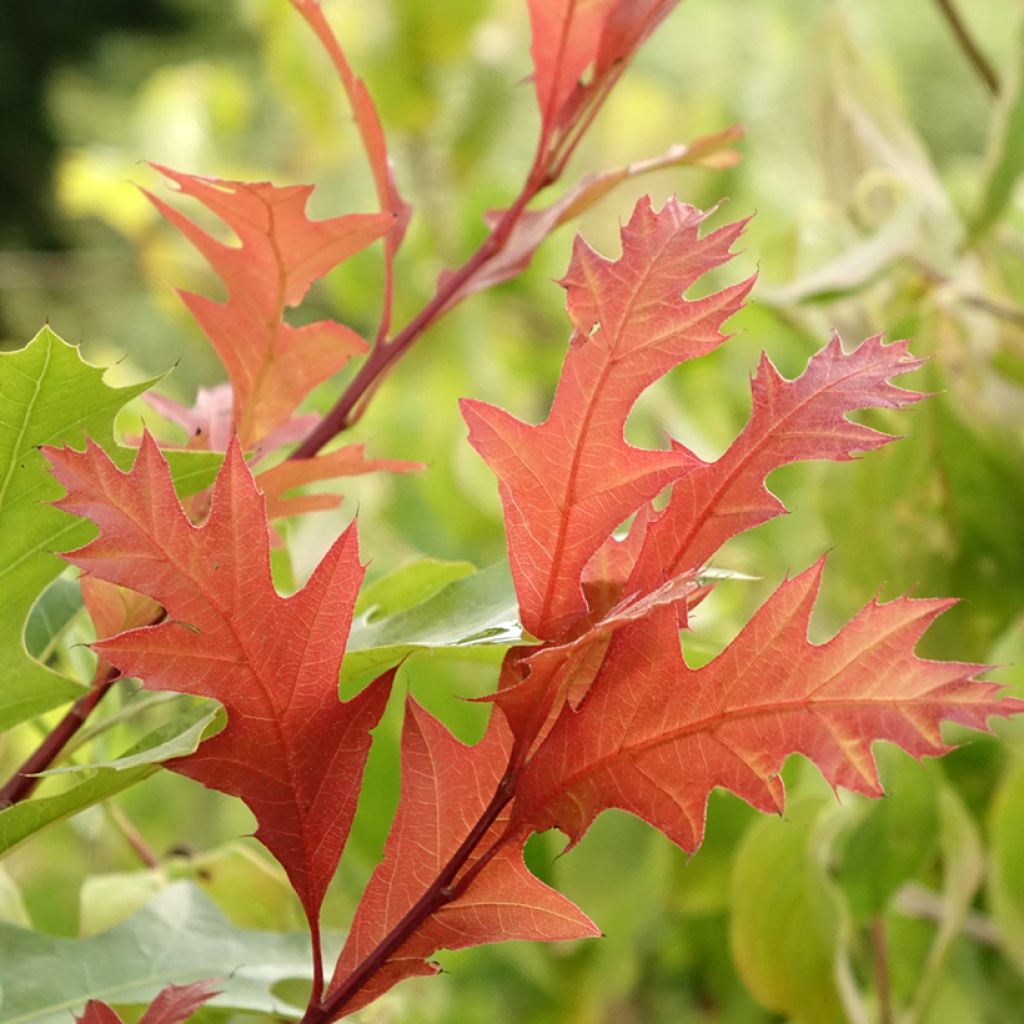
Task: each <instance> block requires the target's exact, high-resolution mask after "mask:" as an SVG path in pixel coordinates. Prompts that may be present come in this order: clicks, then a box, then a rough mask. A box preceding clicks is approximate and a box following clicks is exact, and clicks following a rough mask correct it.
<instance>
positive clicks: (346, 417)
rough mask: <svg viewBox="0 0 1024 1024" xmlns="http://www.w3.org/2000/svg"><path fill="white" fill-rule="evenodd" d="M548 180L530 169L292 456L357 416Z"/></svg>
mask: <svg viewBox="0 0 1024 1024" xmlns="http://www.w3.org/2000/svg"><path fill="white" fill-rule="evenodd" d="M548 184H550V182H549V181H547V180H546V176H545V175H543V174H540V173H536V172H534V173H533V174H531V175H530V177H529V178H528V179H527V182H526V184H525V185H524V186H523V189H522V191H521V192H520V193H519V195H518V197H517V198H516V200H515V202H514V203H513V204H512V205H511V206H510V207H509V208H508V209H507V210H506V211H505V214H504V216H503V217H502V218H501V221H500V222H499V223H498V225H497V226H496V227H495V228H494V230H492V231H491V232H490V234H488V236H487V237H486V238H485V239H484V240H483V242H482V243H481V244H480V246H479V248H478V249H477V250H476V252H474V253H473V255H472V256H470V257H469V259H468V260H466V262H465V263H463V265H462V266H461V267H460V268H459V269H458V270H456V271H453V272H452V273H450V274H449V275H447V276H446V277H445V278H444V280H443V281H442V283H441V284H440V285H439V286H438V288H437V291H436V292H435V293H434V297H433V298H432V299H431V300H430V301H429V302H428V303H427V304H426V305H425V306H424V307H423V308H422V309H421V310H420V311H419V313H417V314H416V316H415V317H413V319H412V320H410V321H409V323H408V324H406V326H405V327H404V328H403V329H402V330H401V331H400V332H399V333H398V334H396V335H395V336H394V337H393V338H387V339H383V340H382V341H380V342H379V343H378V345H377V346H376V347H375V348H374V349H373V351H372V352H371V353H370V354H369V356H367V358H366V361H365V362H364V363H363V365H362V366H361V367H360V368H359V371H358V373H356V375H355V376H354V377H353V378H352V380H351V381H350V382H349V385H348V387H347V388H346V389H345V391H344V393H343V394H342V396H341V397H340V398H339V399H338V401H337V402H336V403H335V405H334V407H333V408H332V409H331V410H330V412H328V413H327V415H326V416H324V418H323V419H322V420H321V421H320V423H319V424H318V425H317V427H316V428H315V429H314V430H313V431H312V433H310V435H309V436H308V437H307V438H306V439H305V440H304V441H303V442H302V444H300V445H299V447H298V448H297V449H296V450H295V451H294V453H293V454H292V458H296V459H308V458H312V456H314V455H316V454H317V452H319V451H320V449H321V448H323V447H324V445H326V444H327V443H328V442H329V441H331V440H332V439H333V438H334V437H335V436H336V435H338V434H340V433H341V432H342V431H344V430H345V429H347V428H348V427H350V426H351V425H352V423H353V422H354V421H355V419H356V418H357V415H356V412H357V410H359V409H361V406H362V404H363V403H364V401H365V399H366V398H368V397H369V395H370V394H371V393H372V392H373V390H374V389H375V388H376V387H377V385H378V384H379V383H380V380H381V378H382V377H383V376H384V374H385V373H386V372H387V370H389V369H390V367H391V366H392V365H393V364H394V363H396V362H397V361H398V360H399V359H400V358H401V357H402V356H403V355H404V354H405V353H406V351H408V349H409V348H410V347H411V346H412V345H413V343H414V342H415V341H417V339H418V338H419V337H420V335H422V334H423V332H424V331H426V330H427V328H428V327H430V326H431V325H432V324H433V323H434V321H435V320H438V319H440V317H441V316H443V315H444V314H445V313H446V312H447V311H448V309H449V308H450V307H451V306H452V305H454V303H455V302H456V301H458V295H459V292H460V291H461V290H462V288H463V286H464V285H466V284H467V283H468V282H469V281H471V280H472V279H473V277H474V276H475V275H476V274H477V273H478V272H479V271H480V269H481V268H482V267H483V266H484V265H485V264H486V263H487V262H488V260H490V259H491V258H492V257H493V256H495V255H497V254H498V253H499V252H501V250H502V249H503V248H504V246H505V243H506V242H507V241H508V239H509V236H510V235H511V234H512V230H513V229H514V228H515V226H516V223H517V222H518V220H519V218H520V217H521V216H522V214H523V211H524V210H525V209H526V205H527V203H529V201H530V200H531V199H532V198H533V197H534V196H535V195H536V194H537V193H538V192H540V191H541V189H543V188H545V187H546V186H547V185H548Z"/></svg>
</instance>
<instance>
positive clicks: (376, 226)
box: [146, 164, 395, 447]
mask: <svg viewBox="0 0 1024 1024" xmlns="http://www.w3.org/2000/svg"><path fill="white" fill-rule="evenodd" d="M154 167H155V168H156V170H158V171H159V172H160V173H161V174H163V175H164V176H165V177H167V178H169V179H170V180H171V181H173V182H175V183H176V184H177V186H178V189H179V191H181V192H183V193H184V194H185V195H189V196H192V197H194V198H195V199H198V200H199V201H200V202H201V203H202V204H203V205H204V206H205V207H206V208H207V209H209V210H210V211H211V212H212V213H214V214H216V215H217V216H218V217H219V218H220V219H221V220H222V221H224V223H225V224H226V225H227V226H228V227H229V228H231V230H232V231H234V233H235V234H236V235H237V236H238V239H239V241H240V243H241V244H240V245H239V246H232V245H225V244H224V243H223V242H220V241H218V240H217V239H215V238H213V237H212V236H211V235H209V234H207V232H205V231H203V230H202V229H201V228H199V227H198V226H197V225H196V224H195V223H193V222H192V221H191V220H189V219H188V218H187V217H185V216H184V215H183V214H181V213H179V212H178V211H177V210H175V209H174V208H173V207H172V206H170V205H168V204H167V203H165V202H164V201H163V200H162V199H159V198H158V197H157V196H154V195H153V194H152V193H149V192H147V193H146V195H147V196H148V197H149V199H150V200H151V201H152V202H153V204H154V205H155V206H156V207H157V209H158V210H159V211H160V212H161V213H162V214H163V215H164V216H165V217H166V218H167V219H168V220H169V221H170V222H171V223H172V224H174V225H175V227H177V228H178V229H179V230H180V231H181V232H182V233H183V234H184V235H185V237H186V238H188V240H189V241H190V242H192V244H193V245H194V246H195V247H196V248H197V249H198V250H199V251H200V252H201V253H202V254H203V256H204V257H205V258H206V259H207V260H208V261H209V263H210V265H211V266H212V267H213V269H214V270H215V271H216V272H217V274H218V275H219V276H220V278H221V280H222V281H223V282H224V286H225V288H226V289H227V296H228V297H227V301H226V302H224V303H220V302H214V301H213V300H212V299H208V298H205V297H203V296H201V295H194V294H192V293H191V292H181V293H180V294H181V297H182V299H183V300H184V301H185V304H186V305H187V306H188V307H189V309H190V310H191V312H192V314H193V316H195V318H196V320H198V321H199V324H200V326H201V327H202V328H203V330H204V331H205V333H206V335H207V337H209V339H210V341H211V343H212V344H213V346H214V348H216V350H217V353H218V355H219V356H220V358H221V360H222V362H223V363H224V366H225V368H226V369H227V371H228V376H229V377H230V379H231V385H232V387H233V389H234V393H235V401H234V416H235V424H236V428H237V431H238V435H239V437H240V438H241V441H242V443H243V444H244V445H245V446H247V447H249V446H251V445H253V444H255V443H256V442H257V441H259V440H261V439H262V438H264V437H265V436H266V435H267V434H269V433H270V432H271V431H272V430H274V429H275V428H276V427H278V426H280V425H281V424H282V423H283V422H284V421H285V420H287V419H288V417H289V416H290V415H291V413H292V411H293V410H294V409H295V407H296V406H297V405H298V404H299V402H301V401H302V399H303V398H305V397H306V395H307V394H308V393H309V392H310V391H311V390H312V389H313V388H314V387H315V386H316V385H317V384H319V383H321V382H322V381H324V380H326V379H327V378H328V377H330V376H331V375H332V374H334V373H336V372H337V371H338V370H339V369H341V367H342V366H344V365H345V363H346V362H347V361H348V360H349V359H350V358H351V357H352V356H353V355H356V354H357V353H360V352H365V351H366V347H367V346H366V343H365V342H364V341H363V339H362V338H360V337H359V335H358V334H356V333H355V332H354V331H353V330H351V328H348V327H345V326H344V325H342V324H339V323H335V322H333V321H326V320H324V321H318V322H317V323H311V324H306V325H305V326H303V327H292V326H291V325H289V324H287V323H285V321H284V311H285V308H286V307H288V306H295V305H297V304H298V303H299V302H301V301H302V299H303V297H304V296H305V294H306V292H307V290H308V289H309V286H310V285H311V284H312V283H313V282H314V281H315V280H316V279H317V278H319V277H322V276H323V275H324V274H326V273H327V271H328V270H330V269H331V268H333V267H335V266H337V264H339V263H340V262H342V261H343V260H346V259H348V258H349V257H350V256H352V255H353V254H354V253H357V252H359V250H360V249H363V248H365V247H366V246H367V245H369V244H370V243H371V242H373V241H375V240H376V239H378V238H380V237H381V236H382V235H384V234H385V233H386V232H388V231H389V230H390V229H391V227H392V225H393V224H394V222H395V218H394V216H393V215H392V214H391V213H368V214H349V215H346V216H343V217H332V218H330V219H328V220H310V219H309V217H308V216H307V215H306V212H305V211H306V203H307V201H308V200H309V196H310V193H311V192H312V191H313V188H312V186H311V185H291V186H288V187H285V188H279V187H278V186H276V185H271V184H270V183H269V182H257V183H253V184H249V183H247V182H242V181H223V180H221V179H218V178H204V177H198V176H196V175H191V174H182V173H180V172H179V171H172V170H171V169H170V168H168V167H161V166H159V165H155V164H154Z"/></svg>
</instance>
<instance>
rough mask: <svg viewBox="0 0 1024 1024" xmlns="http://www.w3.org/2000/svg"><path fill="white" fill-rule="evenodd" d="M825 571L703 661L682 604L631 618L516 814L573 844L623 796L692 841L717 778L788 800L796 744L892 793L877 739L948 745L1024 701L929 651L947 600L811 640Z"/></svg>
mask: <svg viewBox="0 0 1024 1024" xmlns="http://www.w3.org/2000/svg"><path fill="white" fill-rule="evenodd" d="M822 569H823V562H819V563H818V564H817V565H815V566H813V567H812V568H811V569H808V570H807V571H806V572H804V573H802V574H800V575H799V576H797V577H795V578H794V579H792V580H788V581H786V582H785V583H783V584H782V585H781V586H780V587H779V588H778V590H777V591H776V592H775V593H774V594H773V595H772V596H771V597H770V598H769V599H768V601H767V602H766V603H765V604H764V605H763V606H762V607H761V608H760V610H759V611H758V612H756V613H755V615H754V617H753V618H752V619H751V620H750V622H749V623H748V624H747V625H746V626H745V627H744V629H743V630H742V631H741V633H740V634H739V636H738V637H737V638H736V640H735V641H734V642H733V643H732V644H731V645H730V646H729V647H728V648H727V649H726V650H725V651H724V652H723V653H722V654H721V655H719V657H718V658H716V659H715V660H714V661H712V662H710V663H709V664H708V665H706V666H704V668H701V669H698V670H693V669H690V668H689V667H688V666H687V665H686V662H685V661H684V660H683V657H682V653H681V651H680V648H679V642H678V638H677V626H676V619H675V615H674V613H672V611H671V610H667V611H661V612H658V613H656V614H654V615H652V616H650V617H649V618H648V619H646V620H642V621H640V622H638V623H637V624H636V625H633V626H630V627H628V628H626V629H623V630H620V631H619V633H618V634H617V635H616V637H615V639H614V640H613V641H612V644H611V647H610V650H609V652H608V655H607V657H606V659H605V661H604V665H603V667H602V669H601V672H600V674H599V676H598V677H597V679H596V680H595V682H594V683H593V684H592V686H591V688H590V692H589V694H588V696H587V698H586V700H585V701H584V703H583V705H582V707H581V709H580V710H579V711H573V710H572V709H571V708H568V707H567V708H565V709H563V711H562V713H561V716H560V718H559V720H558V722H557V723H556V725H555V727H554V728H553V729H552V730H551V733H550V735H549V736H548V738H547V739H546V740H545V742H544V744H543V745H542V746H541V748H540V749H539V750H538V751H537V753H536V754H535V756H534V757H533V759H532V760H531V761H530V763H529V765H528V766H527V768H526V769H525V770H524V773H523V776H522V780H521V783H520V786H519V790H518V797H517V799H516V804H515V809H514V812H513V823H514V824H515V825H517V826H518V827H519V828H521V829H523V830H532V831H543V830H545V829H548V828H552V827H557V828H559V829H561V830H562V831H563V832H564V833H565V834H566V835H568V836H569V838H570V841H571V843H573V844H575V843H576V842H578V841H579V839H580V838H581V837H582V836H583V834H584V833H585V832H586V830H587V828H589V826H590V824H591V822H592V821H593V819H594V817H595V816H596V815H597V814H598V813H599V812H600V811H601V810H604V809H606V808H610V807H618V808H621V809H623V810H626V811H629V812H630V813H632V814H635V815H637V816H638V817H640V818H643V819H644V820H645V821H647V822H649V823H650V824H652V825H654V826H655V828H657V829H659V830H660V831H661V832H664V833H665V835H666V836H668V838H669V839H671V840H672V841H673V842H675V843H677V844H678V845H679V846H681V847H682V848H683V849H685V850H689V851H692V850H695V849H696V848H697V847H698V846H699V845H700V841H701V838H702V837H703V834H704V817H705V808H706V804H707V799H708V795H709V794H710V792H711V790H712V789H714V788H715V787H716V786H720V787H722V788H725V789H729V790H731V791H732V792H734V793H736V794H737V795H738V796H740V797H742V798H743V799H744V800H746V801H747V802H748V803H750V804H751V805H753V806H754V807H756V808H757V809H758V810H761V811H774V812H778V811H781V810H782V807H783V799H784V794H783V786H782V780H781V778H780V777H779V772H780V770H781V768H782V765H783V762H784V761H785V759H786V758H787V757H788V756H789V755H790V754H793V753H802V754H804V755H805V756H806V757H807V758H809V759H810V760H812V761H813V762H814V763H815V764H816V765H817V766H818V768H819V770H820V771H821V772H822V774H823V775H824V776H825V778H826V779H827V780H828V782H829V783H830V784H831V785H832V786H834V787H838V786H843V787H845V788H847V789H850V790H853V791H855V792H858V793H863V794H865V795H868V796H881V795H882V788H881V785H880V783H879V781H878V774H877V769H876V766H875V761H874V757H873V756H872V752H871V745H872V743H873V742H875V741H876V740H880V739H885V740H889V741H890V742H892V743H896V744H898V745H899V746H901V747H902V748H903V749H904V750H906V751H907V752H908V753H910V754H913V755H914V756H915V757H922V756H925V755H929V756H937V755H940V754H943V753H945V752H946V751H947V750H949V749H950V748H949V747H948V746H946V744H945V743H943V741H942V738H941V734H940V728H939V725H940V722H941V721H943V720H945V721H955V722H959V723H960V724H962V725H967V726H971V727H972V728H976V729H984V728H986V720H987V719H988V718H989V717H990V716H992V715H1003V716H1006V715H1012V714H1019V713H1021V712H1022V711H1024V702H1022V701H1018V700H1014V699H1012V698H1008V699H1004V700H997V699H996V694H997V692H998V690H999V687H998V686H996V685H995V684H993V683H986V682H980V681H977V680H975V679H974V678H973V676H974V673H975V672H977V671H978V670H979V669H980V668H982V666H978V665H968V664H963V663H960V662H935V661H925V660H922V659H920V658H918V657H916V655H915V654H914V647H915V645H916V643H917V641H918V639H919V638H920V637H921V635H922V633H923V632H924V630H925V629H926V628H927V627H928V625H929V624H930V623H931V622H932V621H933V620H934V619H935V618H936V617H937V616H938V615H940V614H941V613H942V612H943V611H944V610H946V609H947V608H948V607H949V605H950V603H951V602H949V601H942V600H915V599H909V598H899V599H897V600H895V601H890V602H888V603H885V604H879V603H877V602H872V603H871V604H869V605H868V606H867V607H866V608H864V609H863V610H862V611H861V612H860V614H859V615H858V616H857V617H856V618H854V619H853V621H852V622H850V623H849V624H848V625H847V626H845V627H844V628H843V629H842V630H840V632H839V633H838V634H837V635H836V636H835V637H833V638H832V639H831V640H829V641H828V642H827V643H825V644H822V645H820V646H819V645H814V644H811V643H809V642H808V640H807V629H808V624H809V621H810V615H811V610H812V607H813V604H814V600H815V598H816V596H817V593H818V589H819V586H820V581H821V573H822Z"/></svg>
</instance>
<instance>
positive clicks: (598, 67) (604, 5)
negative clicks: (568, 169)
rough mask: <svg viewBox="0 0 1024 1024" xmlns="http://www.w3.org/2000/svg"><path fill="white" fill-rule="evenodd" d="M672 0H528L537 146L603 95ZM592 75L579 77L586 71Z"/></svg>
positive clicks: (660, 19)
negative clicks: (537, 117)
mask: <svg viewBox="0 0 1024 1024" xmlns="http://www.w3.org/2000/svg"><path fill="white" fill-rule="evenodd" d="M676 3H677V0H527V6H528V8H529V11H530V28H531V30H532V39H533V42H532V45H531V48H530V53H531V55H532V57H533V67H534V85H535V88H536V92H537V106H538V107H539V108H540V114H541V126H542V127H541V136H542V143H541V148H542V149H543V148H544V144H545V142H546V141H547V139H548V138H549V137H550V136H551V135H552V134H553V133H554V132H555V131H557V130H558V129H566V128H570V127H572V126H573V124H574V123H575V122H576V120H577V119H578V118H579V116H580V114H581V113H582V111H583V110H584V109H585V108H586V107H587V105H588V101H590V100H592V99H593V98H596V99H598V100H599V99H600V98H603V97H604V96H605V95H607V92H608V90H609V89H610V86H611V84H612V83H614V81H615V80H616V79H617V78H618V77H619V75H621V74H622V72H623V70H625V67H626V65H627V64H628V63H629V60H630V58H631V57H632V56H633V54H634V53H635V52H636V50H637V48H638V47H639V46H640V44H641V43H642V42H643V41H644V40H645V39H646V38H647V37H648V36H649V35H650V34H651V32H653V31H654V29H655V28H656V27H657V26H658V25H659V24H660V23H661V22H662V21H663V20H664V19H665V17H666V16H667V15H668V13H669V12H670V11H671V10H672V8H673V7H675V5H676ZM591 67H592V68H593V74H592V75H591V76H590V78H589V80H588V81H584V77H585V73H586V71H587V70H588V69H589V68H591Z"/></svg>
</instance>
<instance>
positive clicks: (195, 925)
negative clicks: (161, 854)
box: [0, 882, 310, 1024]
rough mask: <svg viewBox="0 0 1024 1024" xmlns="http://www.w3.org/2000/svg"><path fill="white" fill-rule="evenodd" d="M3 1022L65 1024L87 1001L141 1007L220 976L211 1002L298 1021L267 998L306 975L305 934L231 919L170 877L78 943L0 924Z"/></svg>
mask: <svg viewBox="0 0 1024 1024" xmlns="http://www.w3.org/2000/svg"><path fill="white" fill-rule="evenodd" d="M0 949H3V951H4V954H5V955H4V956H3V957H2V958H0V994H2V997H3V1011H4V1024H66V1022H67V1021H68V1017H69V1012H70V1011H71V1010H72V1009H74V1008H75V1007H79V1006H83V1005H84V1004H85V1003H86V1002H87V1001H88V1000H90V999H101V1000H103V1001H105V1002H110V1003H116V1004H117V1005H126V1006H136V1005H139V1004H145V1003H148V1002H149V1001H150V1000H152V999H153V998H154V997H155V996H157V995H158V993H159V992H160V991H162V990H163V988H164V987H165V986H166V985H167V984H168V983H173V984H176V985H192V984H193V983H194V982H196V981H199V980H201V979H207V978H209V977H211V975H217V976H219V977H221V978H223V981H219V982H218V987H219V988H222V989H223V991H222V993H221V994H220V995H218V996H216V997H215V998H214V1000H213V1004H214V1006H215V1007H225V1008H231V1009H237V1010H248V1011H251V1012H257V1013H272V1014H276V1015H287V1016H294V1017H298V1016H300V1015H301V1011H300V1010H299V1009H298V1008H296V1007H294V1006H291V1005H290V1004H288V1003H287V1002H286V1001H285V1000H283V999H281V998H279V997H277V996H276V995H274V993H273V991H272V989H273V986H274V985H276V984H277V983H278V982H280V981H283V980H285V979H287V978H306V979H308V978H309V976H310V966H309V965H310V959H309V936H308V935H306V934H305V933H295V932H292V933H287V934H286V933H279V932H265V931H250V930H247V929H242V928H236V927H235V926H234V925H232V924H230V922H228V921H227V919H226V918H225V917H224V916H223V914H221V913H220V911H219V910H217V908H216V907H215V906H214V905H213V904H212V903H211V902H210V900H209V899H207V898H206V897H205V896H204V895H203V894H202V893H201V892H200V891H199V890H198V889H197V888H196V887H195V886H193V885H190V884H189V883H187V882H176V883H175V884H173V885H170V886H168V887H167V888H166V889H164V890H163V891H162V892H160V893H159V894H158V895H157V896H156V897H155V898H154V899H153V900H152V902H150V903H149V904H147V906H146V907H144V908H143V909H142V910H140V911H139V912H138V913H137V914H134V915H133V916H132V917H130V918H129V919H128V920H127V921H123V922H122V923H121V924H118V925H115V926H114V927H113V928H111V929H110V930H109V931H106V932H103V933H101V934H99V935H91V936H88V937H86V938H83V939H69V938H63V937H59V936H51V935H42V934H40V933H39V932H33V931H29V930H27V929H24V928H17V927H15V926H13V925H8V924H4V923H0Z"/></svg>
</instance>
